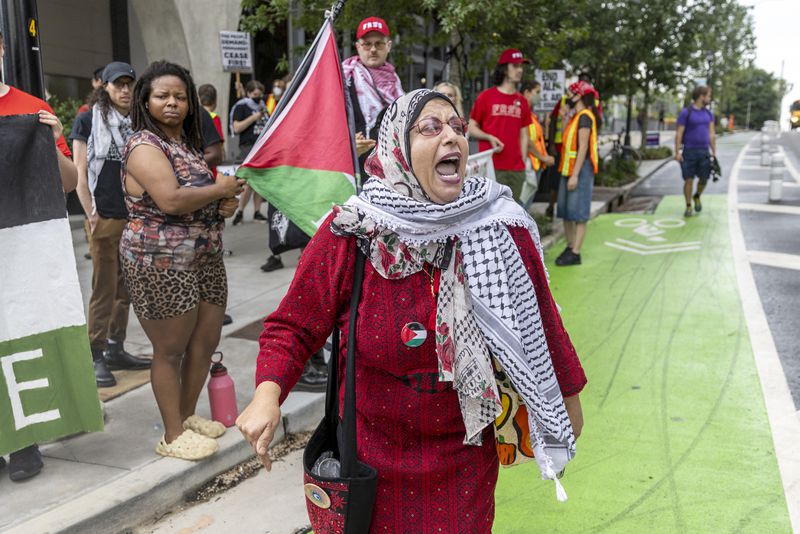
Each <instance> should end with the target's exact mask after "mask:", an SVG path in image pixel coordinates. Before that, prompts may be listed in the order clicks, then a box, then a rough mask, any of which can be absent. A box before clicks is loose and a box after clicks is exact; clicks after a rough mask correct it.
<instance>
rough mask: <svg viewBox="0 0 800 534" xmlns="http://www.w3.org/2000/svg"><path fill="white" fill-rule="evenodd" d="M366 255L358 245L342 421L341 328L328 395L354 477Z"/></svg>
mask: <svg viewBox="0 0 800 534" xmlns="http://www.w3.org/2000/svg"><path fill="white" fill-rule="evenodd" d="M365 259H366V257H365V256H364V253H363V252H362V251H361V247H359V246H358V245H356V265H355V273H354V275H353V291H352V294H351V297H350V323H349V325H348V332H347V360H346V361H345V392H344V414H343V417H342V422H341V424H338V423H339V421H338V420H339V329H338V328H336V327H334V329H333V340H332V343H333V347H332V348H331V361H330V364H329V366H328V386H327V391H326V394H325V416H326V417H327V419H328V424H329V425H330V427H329V428H336V429H337V432H336V433H337V436H338V437H339V440H338V441H339V444H340V446H339V453H340V458H339V461H340V463H341V476H342V477H345V478H349V477H355V476H356V474H357V471H358V464H357V456H358V454H357V447H358V440H357V436H356V364H355V356H356V322H357V321H358V304H359V302H360V301H361V285H362V282H363V281H364V262H365Z"/></svg>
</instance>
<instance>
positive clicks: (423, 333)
mask: <svg viewBox="0 0 800 534" xmlns="http://www.w3.org/2000/svg"><path fill="white" fill-rule="evenodd" d="M427 337H428V331H427V330H426V329H425V327H424V326H422V325H421V324H419V323H408V324H407V325H405V326H404V327H403V329H402V330H401V331H400V339H402V340H403V343H405V345H406V346H407V347H419V346H420V345H422V344H423V343H425V339H427Z"/></svg>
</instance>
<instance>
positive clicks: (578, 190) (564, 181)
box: [556, 81, 600, 266]
mask: <svg viewBox="0 0 800 534" xmlns="http://www.w3.org/2000/svg"><path fill="white" fill-rule="evenodd" d="M596 103H597V90H595V88H594V87H593V86H592V85H591V84H589V83H587V82H584V81H578V82H575V83H573V84H572V85H570V86H569V88H568V89H567V99H566V105H567V106H569V107H570V108H572V109H574V110H575V112H576V113H575V115H574V116H573V117H572V118H571V119H570V120H569V122H568V123H567V127H566V128H565V129H564V134H563V136H562V140H561V141H562V142H561V158H560V161H559V171H560V173H561V183H560V184H559V191H558V209H557V214H558V217H560V218H561V219H563V220H564V233H565V235H566V238H567V248H565V249H564V251H563V252H562V253H561V254H560V255H559V256H558V258H556V265H559V266H567V265H580V264H581V246H582V245H583V240H584V238H585V236H586V223H587V221H588V220H589V216H590V212H591V205H592V188H593V186H594V177H595V175H596V174H597V171H598V163H599V161H598V160H599V158H598V152H597V132H598V130H599V128H600V119H599V118H598V113H597V107H596V105H597V104H596Z"/></svg>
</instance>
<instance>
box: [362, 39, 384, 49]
mask: <svg viewBox="0 0 800 534" xmlns="http://www.w3.org/2000/svg"><path fill="white" fill-rule="evenodd" d="M356 43H357V44H358V46H360V47H362V48H366V49H367V50H371V49H372V48H373V47H374V48H375V50H383V49H384V48H386V45H387V43H388V41H386V40H380V41H372V42H369V41H363V40H361V39H359V40H358V41H356Z"/></svg>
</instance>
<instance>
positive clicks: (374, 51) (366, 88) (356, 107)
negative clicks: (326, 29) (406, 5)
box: [342, 17, 404, 148]
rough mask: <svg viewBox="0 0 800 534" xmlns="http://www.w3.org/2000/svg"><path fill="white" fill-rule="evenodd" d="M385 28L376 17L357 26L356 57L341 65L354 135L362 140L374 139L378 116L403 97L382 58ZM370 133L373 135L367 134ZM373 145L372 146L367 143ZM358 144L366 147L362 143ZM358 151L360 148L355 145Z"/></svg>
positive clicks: (397, 80)
mask: <svg viewBox="0 0 800 534" xmlns="http://www.w3.org/2000/svg"><path fill="white" fill-rule="evenodd" d="M389 37H390V34H389V26H388V25H387V24H386V21H385V20H383V19H381V18H378V17H368V18H365V19H364V20H362V21H361V22H359V23H358V28H357V29H356V50H357V51H358V55H356V56H353V57H350V58H347V59H346V60H344V62H342V69H343V70H344V81H345V84H346V85H347V90H348V91H349V92H350V100H351V102H352V103H353V113H354V115H355V126H356V132H357V133H358V134H361V135H360V136H359V137H361V136H363V137H364V138H370V137H372V138H373V139H375V138H376V137H377V127H378V126H380V124H377V122H378V121H377V119H378V115H380V112H381V111H383V110H384V109H385V108H386V107H387V106H388V105H389V104H391V103H392V102H393V101H394V100H395V99H397V98H398V97H400V96H402V95H403V94H404V91H403V87H402V86H401V84H400V78H399V77H398V76H397V73H396V72H395V70H394V67H393V66H392V65H391V64H390V63H387V61H386V58H387V57H388V56H389V52H390V51H391V50H392V41H391V39H390V38H389ZM370 133H374V136H373V135H370ZM369 144H371V145H374V143H369ZM360 145H364V146H367V144H365V143H364V141H363V140H362V142H361V143H360ZM359 148H361V146H359Z"/></svg>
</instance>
